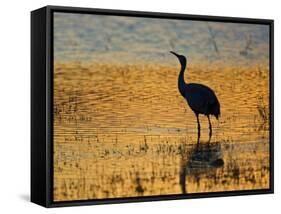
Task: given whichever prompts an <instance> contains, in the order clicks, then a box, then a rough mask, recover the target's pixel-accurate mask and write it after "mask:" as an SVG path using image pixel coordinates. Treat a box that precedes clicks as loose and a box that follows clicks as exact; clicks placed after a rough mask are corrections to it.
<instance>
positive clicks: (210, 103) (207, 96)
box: [171, 51, 220, 142]
mask: <svg viewBox="0 0 281 214" xmlns="http://www.w3.org/2000/svg"><path fill="white" fill-rule="evenodd" d="M171 53H172V54H174V55H175V56H176V57H177V58H178V59H179V62H180V64H181V69H180V73H179V77H178V89H179V92H180V94H181V95H182V96H183V97H184V98H185V100H186V101H187V103H188V105H189V107H190V108H191V110H192V111H193V112H194V113H195V115H196V118H197V125H198V142H199V138H200V121H199V114H203V115H206V116H207V117H208V121H209V129H210V132H209V139H211V136H212V124H211V121H210V115H213V116H215V117H216V118H217V119H218V118H219V116H220V103H219V100H218V98H217V96H216V94H215V92H214V91H213V90H212V89H211V88H209V87H208V86H205V85H203V84H199V83H188V84H187V83H185V80H184V72H185V68H186V58H185V56H183V55H179V54H177V53H175V52H173V51H171Z"/></svg>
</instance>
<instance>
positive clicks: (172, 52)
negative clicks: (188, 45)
mask: <svg viewBox="0 0 281 214" xmlns="http://www.w3.org/2000/svg"><path fill="white" fill-rule="evenodd" d="M170 53H171V54H174V55H175V56H176V57H179V55H178V54H177V53H175V52H174V51H170Z"/></svg>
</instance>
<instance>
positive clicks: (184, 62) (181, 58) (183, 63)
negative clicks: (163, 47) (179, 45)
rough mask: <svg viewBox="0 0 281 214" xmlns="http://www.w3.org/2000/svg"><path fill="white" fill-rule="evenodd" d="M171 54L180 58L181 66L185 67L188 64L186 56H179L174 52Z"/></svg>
mask: <svg viewBox="0 0 281 214" xmlns="http://www.w3.org/2000/svg"><path fill="white" fill-rule="evenodd" d="M170 53H171V54H174V55H175V56H176V57H177V58H178V60H179V61H180V64H181V65H185V64H186V58H185V56H184V55H179V54H177V53H175V52H174V51H170Z"/></svg>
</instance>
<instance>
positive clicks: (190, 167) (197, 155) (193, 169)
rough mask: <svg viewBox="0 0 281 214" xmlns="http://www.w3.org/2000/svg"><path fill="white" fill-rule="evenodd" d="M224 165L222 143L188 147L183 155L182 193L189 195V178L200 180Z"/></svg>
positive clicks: (180, 179) (199, 144) (181, 164)
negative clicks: (202, 176) (187, 181)
mask: <svg viewBox="0 0 281 214" xmlns="http://www.w3.org/2000/svg"><path fill="white" fill-rule="evenodd" d="M223 165H224V160H223V155H222V150H221V143H220V142H212V143H211V142H210V140H209V141H208V142H201V143H197V144H195V145H192V146H190V147H186V149H185V151H184V152H183V153H182V154H181V163H180V175H179V183H180V186H181V190H182V193H183V194H185V193H188V191H187V186H188V183H186V178H187V176H194V177H197V178H200V175H204V174H206V173H208V172H209V171H210V170H216V169H217V168H219V167H222V166H223Z"/></svg>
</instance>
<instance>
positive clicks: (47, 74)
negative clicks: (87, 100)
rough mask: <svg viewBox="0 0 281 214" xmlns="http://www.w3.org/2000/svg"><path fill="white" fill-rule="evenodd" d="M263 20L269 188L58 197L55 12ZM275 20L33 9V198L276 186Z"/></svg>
mask: <svg viewBox="0 0 281 214" xmlns="http://www.w3.org/2000/svg"><path fill="white" fill-rule="evenodd" d="M54 12H64V13H84V14H102V15H114V16H131V17H148V18H160V19H161V18H165V19H178V20H200V21H216V22H234V23H249V24H263V25H269V27H270V55H269V57H270V188H269V189H261V190H245V191H226V192H210V193H191V194H187V195H183V194H179V195H162V196H144V197H130V198H115V199H96V200H79V201H65V202H54V201H53V189H52V187H53V170H52V169H53V168H52V166H53V156H52V155H53V138H52V136H53V126H52V125H53V13H54ZM273 72H274V21H273V20H268V19H249V18H236V17H235V18H234V17H219V16H201V15H186V14H171V13H156V12H139V11H125V10H108V9H90V8H78V7H62V6H46V7H43V8H40V9H37V10H34V11H32V12H31V201H32V202H34V203H36V204H39V205H42V206H44V207H61V206H76V205H93V204H109V203H126V202H144V201H159V200H175V199H188V198H207V197H221V196H238V195H254V194H267V193H273V192H274V145H273V144H274V143H273V142H274V116H273V115H274V109H273V107H274V103H273V102H274V99H273V97H274V96H273V93H274V86H273V83H274V77H273Z"/></svg>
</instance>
